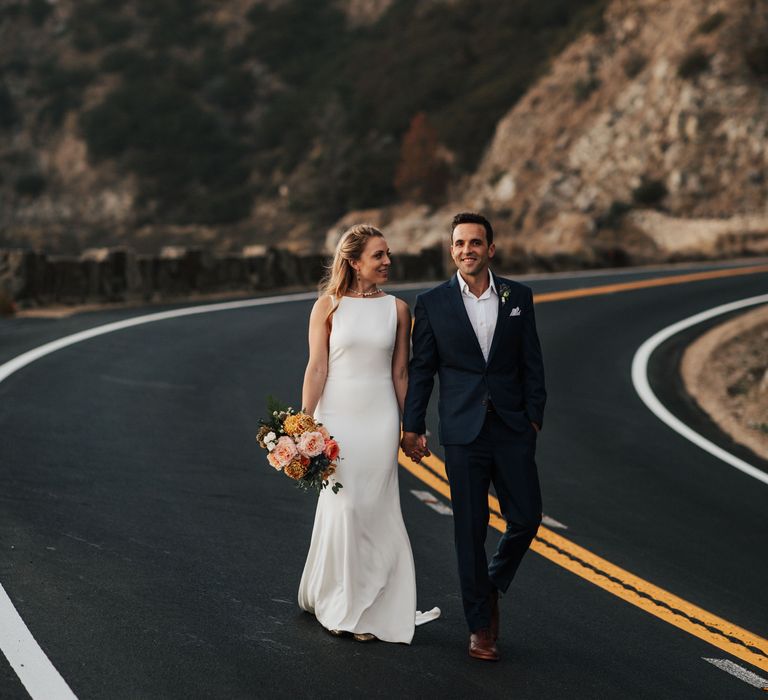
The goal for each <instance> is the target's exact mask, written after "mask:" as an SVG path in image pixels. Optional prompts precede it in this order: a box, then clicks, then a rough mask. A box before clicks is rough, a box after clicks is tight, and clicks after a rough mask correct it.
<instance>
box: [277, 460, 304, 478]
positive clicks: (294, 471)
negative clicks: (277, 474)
mask: <svg viewBox="0 0 768 700" xmlns="http://www.w3.org/2000/svg"><path fill="white" fill-rule="evenodd" d="M283 472H284V473H285V474H286V475H287V476H290V477H291V479H301V477H302V476H304V475H305V474H306V473H307V467H306V465H304V464H302V463H301V460H300V459H294V460H293V461H292V462H291V463H290V464H289V465H288V466H287V467H285V468H284V469H283Z"/></svg>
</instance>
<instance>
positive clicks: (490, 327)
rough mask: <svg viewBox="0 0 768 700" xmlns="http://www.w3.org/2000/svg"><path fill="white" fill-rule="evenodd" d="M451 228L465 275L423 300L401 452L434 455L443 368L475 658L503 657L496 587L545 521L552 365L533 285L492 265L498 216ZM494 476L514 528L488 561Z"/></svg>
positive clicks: (442, 411)
mask: <svg viewBox="0 0 768 700" xmlns="http://www.w3.org/2000/svg"><path fill="white" fill-rule="evenodd" d="M451 230H452V233H451V257H452V258H453V261H454V263H455V264H456V267H457V268H458V271H457V273H456V275H454V276H453V277H452V278H451V279H450V280H449V281H448V282H445V283H443V284H441V285H440V286H439V287H435V288H434V289H431V290H430V291H428V292H425V293H424V294H421V295H419V297H418V298H417V299H416V310H415V320H414V326H413V336H412V341H413V358H412V359H411V363H410V371H409V379H408V394H407V396H406V399H405V411H404V415H403V439H402V448H403V451H404V452H405V453H406V454H407V455H408V456H409V457H410V458H411V459H413V460H414V461H420V460H421V459H422V458H423V457H424V456H426V455H428V454H429V450H428V448H427V440H426V436H425V434H426V425H425V414H426V411H427V404H428V403H429V397H430V394H431V393H432V388H433V386H434V375H435V372H437V374H438V376H439V378H440V399H439V415H440V443H441V444H442V445H443V446H444V448H445V466H446V471H447V474H448V481H449V483H450V486H451V502H452V506H453V517H454V534H455V543H456V555H457V558H458V564H459V580H460V582H461V595H462V599H463V602H464V614H465V616H466V618H467V623H468V624H469V630H470V641H469V655H470V656H472V657H474V658H476V659H485V660H488V661H497V660H498V658H499V652H498V649H497V648H496V639H497V638H498V634H499V595H500V592H501V593H504V592H506V590H507V588H508V587H509V584H510V583H511V582H512V578H513V577H514V575H515V572H516V571H517V568H518V566H519V565H520V561H521V560H522V558H523V555H524V554H525V553H526V551H527V550H528V547H529V546H530V544H531V541H532V540H533V538H534V536H535V535H536V531H537V530H538V527H539V523H540V522H541V493H540V491H539V479H538V475H537V472H536V462H535V451H536V435H537V433H538V432H539V431H540V430H541V426H542V418H543V413H544V403H545V401H546V391H545V389H544V366H543V363H542V357H541V347H540V345H539V338H538V335H537V333H536V321H535V318H534V313H533V295H532V293H531V290H530V289H529V288H528V287H525V286H523V285H522V284H519V283H517V282H513V281H511V280H508V279H504V278H502V277H497V276H495V275H493V274H492V273H491V271H490V270H489V269H488V265H489V262H490V260H491V258H493V256H494V253H495V246H494V243H493V228H492V227H491V224H490V223H489V222H488V220H487V219H486V218H485V217H483V216H481V215H479V214H470V213H462V214H457V215H456V216H455V217H454V219H453V225H452V228H451ZM491 482H493V485H494V487H495V489H496V494H497V496H498V499H499V504H500V509H501V513H502V515H503V516H504V520H505V521H506V524H507V527H506V531H505V532H504V533H503V534H502V536H501V539H500V540H499V545H498V548H497V549H496V553H495V554H494V555H493V558H492V559H491V563H490V564H488V562H487V559H486V555H485V538H486V534H487V530H488V517H489V513H488V488H489V485H490V483H491Z"/></svg>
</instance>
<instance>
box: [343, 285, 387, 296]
mask: <svg viewBox="0 0 768 700" xmlns="http://www.w3.org/2000/svg"><path fill="white" fill-rule="evenodd" d="M349 291H350V292H352V294H356V295H357V296H359V297H375V296H376V295H377V294H381V290H380V289H379V288H378V287H374V288H373V289H372V290H371V291H370V292H358V291H357V290H356V289H350V290H349Z"/></svg>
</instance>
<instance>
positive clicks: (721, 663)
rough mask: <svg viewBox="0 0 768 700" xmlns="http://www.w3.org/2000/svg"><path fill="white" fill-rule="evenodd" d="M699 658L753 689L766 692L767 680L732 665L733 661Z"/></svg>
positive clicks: (767, 687)
mask: <svg viewBox="0 0 768 700" xmlns="http://www.w3.org/2000/svg"><path fill="white" fill-rule="evenodd" d="M701 658H702V659H704V661H707V662H708V663H711V664H712V665H713V666H717V667H718V668H719V669H720V670H721V671H725V672H726V673H730V674H731V675H732V676H736V678H738V679H739V680H740V681H744V682H745V683H749V685H751V686H754V687H755V688H760V690H768V680H766V679H765V678H763V677H762V676H758V675H757V674H756V673H752V671H748V670H747V669H746V668H744V667H742V666H739V665H738V664H735V663H733V661H728V660H727V659H706V658H704V657H703V656H702V657H701Z"/></svg>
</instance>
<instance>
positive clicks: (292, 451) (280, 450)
mask: <svg viewBox="0 0 768 700" xmlns="http://www.w3.org/2000/svg"><path fill="white" fill-rule="evenodd" d="M298 454H299V451H298V450H297V449H296V443H295V442H294V441H293V440H292V439H291V438H289V437H288V436H287V435H283V437H281V438H280V439H279V440H278V441H277V444H276V445H275V449H274V450H272V452H270V453H269V456H270V457H274V462H270V464H273V465H274V464H278V465H279V466H278V467H277V468H278V469H283V468H285V467H287V466H288V465H289V464H290V463H291V461H292V460H293V459H294V458H295V457H296V456H297V455H298Z"/></svg>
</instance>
